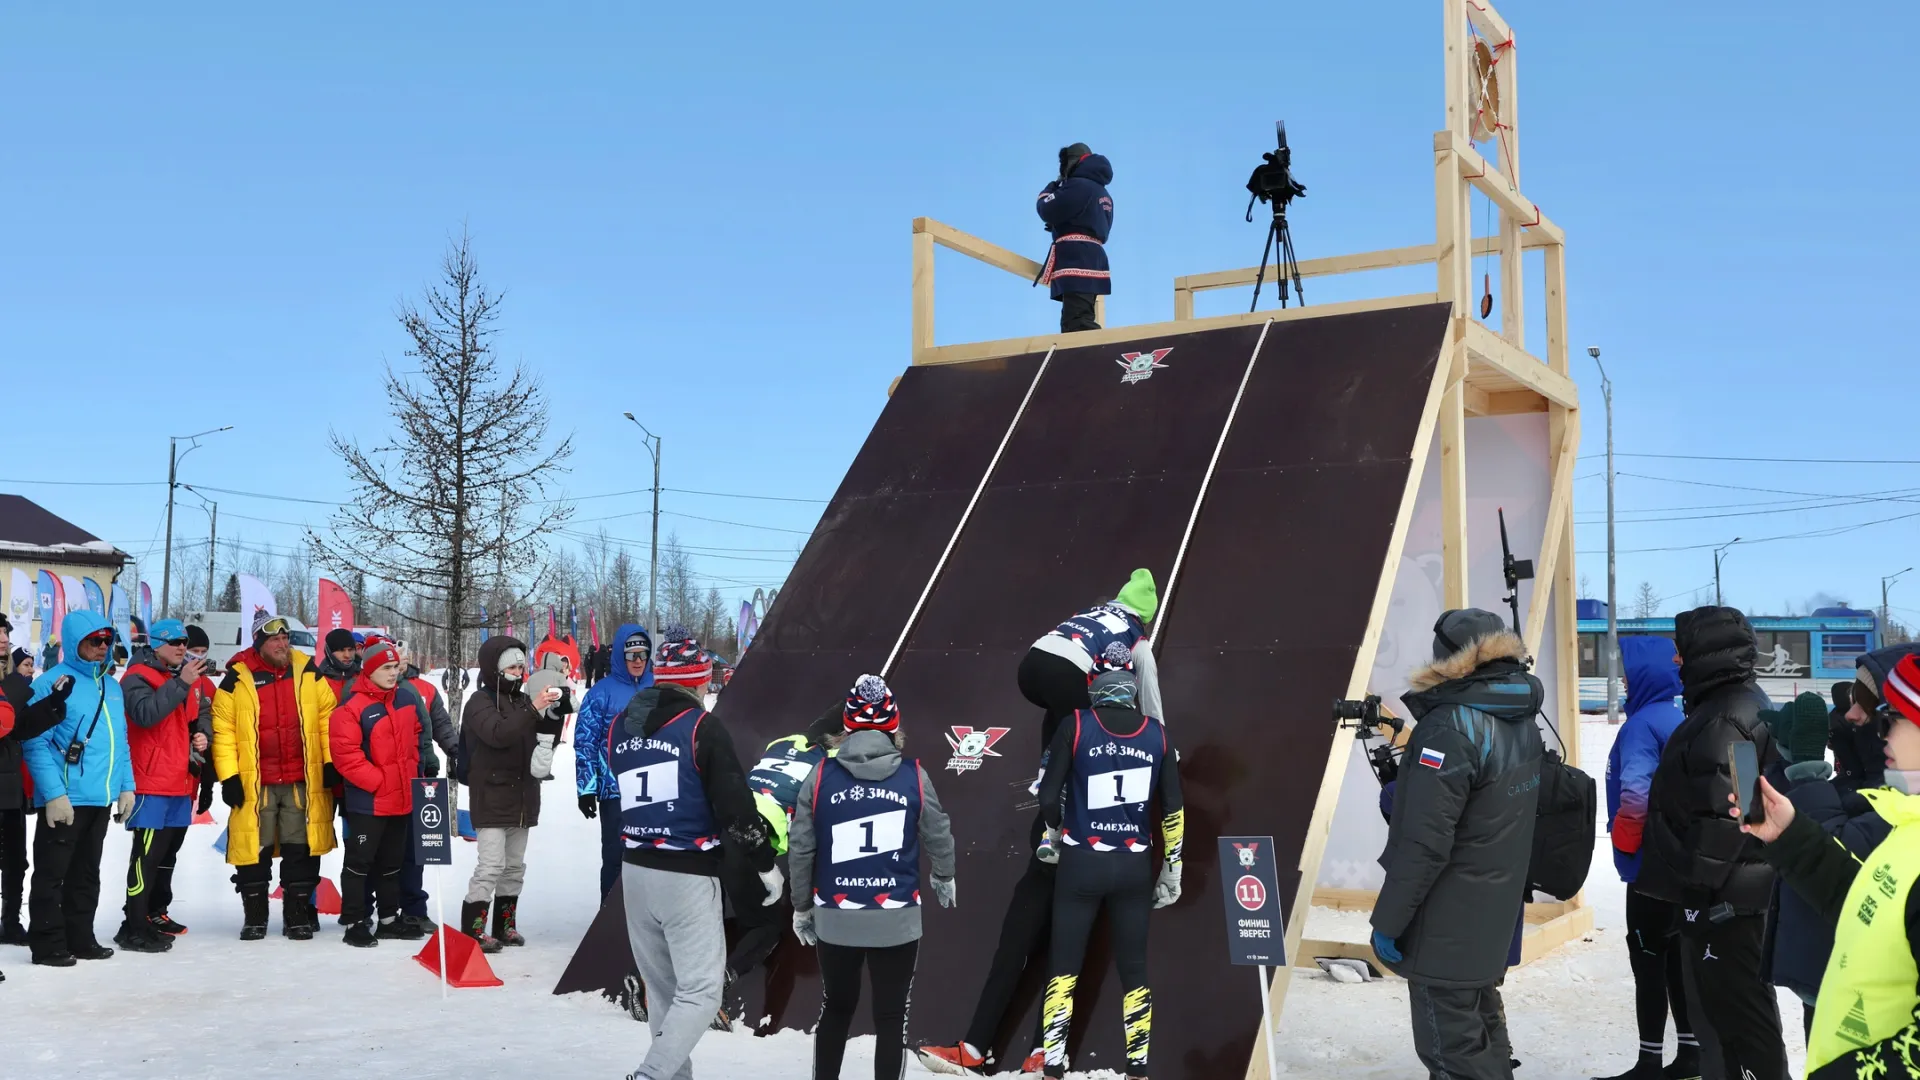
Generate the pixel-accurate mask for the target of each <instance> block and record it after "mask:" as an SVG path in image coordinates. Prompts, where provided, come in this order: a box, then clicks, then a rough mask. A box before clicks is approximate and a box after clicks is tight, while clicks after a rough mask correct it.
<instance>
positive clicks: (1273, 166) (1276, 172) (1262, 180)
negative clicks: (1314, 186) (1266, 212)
mask: <svg viewBox="0 0 1920 1080" xmlns="http://www.w3.org/2000/svg"><path fill="white" fill-rule="evenodd" d="M1273 130H1274V139H1275V142H1276V143H1277V144H1278V145H1276V146H1275V147H1274V149H1272V150H1270V151H1268V152H1266V153H1264V154H1261V155H1260V161H1261V163H1260V164H1259V165H1257V166H1255V167H1254V170H1253V175H1252V176H1249V177H1248V178H1247V191H1249V192H1251V193H1252V195H1253V198H1251V199H1249V200H1247V220H1248V221H1252V220H1253V204H1254V203H1256V202H1266V203H1273V204H1274V209H1275V210H1276V211H1277V212H1280V213H1285V212H1286V205H1287V204H1288V203H1290V202H1292V201H1293V200H1294V199H1296V198H1300V197H1302V196H1304V195H1306V193H1307V186H1306V185H1305V184H1302V183H1300V182H1299V181H1298V180H1295V179H1294V178H1293V150H1292V149H1290V148H1289V147H1288V146H1287V122H1286V121H1285V120H1276V121H1274V124H1273Z"/></svg>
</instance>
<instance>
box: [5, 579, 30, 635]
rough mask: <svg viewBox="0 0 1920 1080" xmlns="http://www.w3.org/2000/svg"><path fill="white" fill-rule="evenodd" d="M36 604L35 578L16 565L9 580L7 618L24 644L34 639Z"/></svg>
mask: <svg viewBox="0 0 1920 1080" xmlns="http://www.w3.org/2000/svg"><path fill="white" fill-rule="evenodd" d="M35 604H36V600H35V598H34V593H33V579H32V578H30V577H28V576H27V572H26V571H25V570H22V569H20V568H19V567H17V566H16V567H14V570H13V576H12V579H11V580H9V581H8V582H7V620H8V621H9V622H11V623H13V628H14V632H15V633H17V634H19V635H20V643H21V644H22V645H24V644H26V643H27V642H29V641H31V640H33V609H34V606H35Z"/></svg>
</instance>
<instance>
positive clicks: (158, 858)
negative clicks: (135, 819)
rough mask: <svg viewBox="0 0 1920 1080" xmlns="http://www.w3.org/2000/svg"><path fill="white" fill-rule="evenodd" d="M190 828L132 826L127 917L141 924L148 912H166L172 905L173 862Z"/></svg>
mask: <svg viewBox="0 0 1920 1080" xmlns="http://www.w3.org/2000/svg"><path fill="white" fill-rule="evenodd" d="M186 839H187V828H186V826H184V825H182V826H179V827H176V828H171V829H135V830H133V849H132V850H131V851H130V852H128V853H127V904H126V908H125V910H126V913H127V921H128V922H131V923H133V924H134V925H135V926H139V925H140V924H142V923H144V922H145V921H146V919H147V918H148V917H149V916H152V915H165V914H166V913H167V909H168V908H169V907H171V906H172V905H173V864H174V860H175V859H177V858H178V857H179V855H180V845H181V844H183V843H185V842H186Z"/></svg>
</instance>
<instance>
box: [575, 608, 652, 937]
mask: <svg viewBox="0 0 1920 1080" xmlns="http://www.w3.org/2000/svg"><path fill="white" fill-rule="evenodd" d="M606 647H609V648H612V649H616V650H618V652H619V654H620V655H619V657H618V658H617V662H616V663H615V664H614V665H613V670H612V671H611V672H610V673H605V674H603V675H602V677H601V678H599V679H597V680H595V682H594V684H593V686H592V688H590V689H589V690H588V691H587V694H586V696H585V697H583V698H581V699H580V714H579V715H578V716H576V717H575V718H574V721H573V779H574V786H575V788H576V789H577V790H578V792H579V797H580V814H581V816H582V817H585V818H587V819H588V820H593V819H595V818H597V819H599V822H600V896H601V898H602V899H603V900H604V899H605V898H606V895H607V893H609V892H611V891H613V883H614V882H616V881H619V880H620V865H621V863H620V785H619V784H617V783H615V782H614V779H613V773H612V771H611V770H609V769H608V768H607V743H608V735H609V733H610V732H612V730H613V729H614V728H615V726H616V725H618V724H619V722H620V716H621V714H622V713H625V712H626V711H627V702H629V701H632V700H633V695H635V694H637V693H639V692H640V691H642V690H645V689H647V688H648V687H650V686H652V685H653V639H652V638H650V637H648V636H647V628H646V627H644V626H641V625H640V624H639V623H622V624H621V626H620V628H619V629H618V630H615V631H614V632H613V638H612V639H611V640H610V641H608V642H607V645H606Z"/></svg>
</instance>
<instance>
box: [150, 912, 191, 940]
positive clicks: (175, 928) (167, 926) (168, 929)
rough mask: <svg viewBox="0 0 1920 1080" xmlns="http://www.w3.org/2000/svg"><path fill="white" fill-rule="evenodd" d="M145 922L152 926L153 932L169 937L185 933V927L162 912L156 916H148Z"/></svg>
mask: <svg viewBox="0 0 1920 1080" xmlns="http://www.w3.org/2000/svg"><path fill="white" fill-rule="evenodd" d="M147 921H148V922H149V923H152V924H153V928H154V929H155V930H158V931H159V932H161V933H163V934H166V935H169V936H171V937H179V936H180V935H181V934H184V933H186V932H187V928H186V926H185V925H183V924H181V923H177V922H174V921H173V919H172V918H171V917H170V916H168V915H167V913H166V912H164V911H163V912H161V913H160V914H158V915H149V916H148V917H147Z"/></svg>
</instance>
